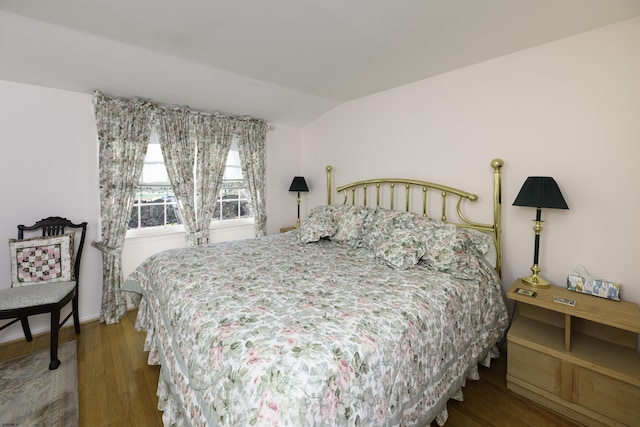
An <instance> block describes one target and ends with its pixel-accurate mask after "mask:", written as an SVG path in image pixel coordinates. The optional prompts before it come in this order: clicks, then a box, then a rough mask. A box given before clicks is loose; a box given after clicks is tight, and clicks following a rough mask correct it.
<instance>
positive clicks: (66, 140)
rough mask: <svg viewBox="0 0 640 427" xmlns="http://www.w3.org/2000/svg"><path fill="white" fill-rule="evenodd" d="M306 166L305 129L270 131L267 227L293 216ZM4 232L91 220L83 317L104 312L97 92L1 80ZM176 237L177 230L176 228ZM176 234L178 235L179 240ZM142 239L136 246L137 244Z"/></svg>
mask: <svg viewBox="0 0 640 427" xmlns="http://www.w3.org/2000/svg"><path fill="white" fill-rule="evenodd" d="M299 173H300V129H298V128H291V127H287V126H281V125H275V130H272V131H269V132H268V134H267V189H266V192H267V198H268V201H267V216H268V219H267V232H268V233H270V234H272V233H277V232H278V231H279V229H280V227H283V226H285V225H288V224H292V223H294V222H295V217H296V212H295V197H293V198H292V196H291V194H289V193H288V191H287V190H288V188H289V184H290V183H291V178H292V177H293V176H294V175H297V174H299ZM0 183H2V184H0V185H1V187H0V188H1V190H2V200H3V206H2V210H1V214H0V215H1V217H0V218H1V220H2V221H1V222H0V223H1V225H2V226H1V227H0V240H1V241H3V242H7V241H8V239H9V238H15V237H17V228H16V226H17V225H18V224H29V225H30V224H31V223H33V222H35V221H37V220H39V219H41V218H44V217H47V216H51V215H59V216H63V217H67V218H68V219H70V220H72V221H74V222H81V221H87V222H88V224H89V226H88V236H87V240H88V241H87V242H86V243H85V250H84V253H83V257H82V267H81V268H82V270H81V289H80V318H81V320H82V321H86V320H90V319H96V318H98V317H99V315H100V303H101V295H102V260H101V256H100V253H99V251H98V250H96V249H95V248H93V247H91V246H90V243H91V241H93V240H97V239H98V233H99V231H98V229H97V227H98V226H97V223H98V217H99V190H98V143H97V133H96V127H95V118H94V110H93V101H92V95H89V94H84V93H78V92H70V91H64V90H57V89H51V88H44V87H39V86H32V85H25V84H19V83H14V82H8V81H1V80H0ZM252 233H253V230H252V229H251V228H250V229H249V233H248V234H247V229H246V228H244V229H235V230H234V229H231V231H230V230H229V229H226V230H225V231H221V232H220V233H217V234H215V237H214V239H216V240H222V239H232V238H238V237H240V238H242V237H249V236H251V235H253V234H252ZM174 237H175V236H174ZM176 242H177V243H176ZM181 244H184V238H183V237H181V236H178V237H177V239H174V240H171V239H169V240H166V239H164V241H163V242H162V243H158V240H155V241H152V244H151V248H152V249H151V252H153V250H159V249H164V248H168V247H175V246H176V245H181ZM136 245H137V246H136ZM148 249H149V245H148V244H147V245H140V240H137V241H136V243H133V244H129V243H127V248H126V251H127V252H126V254H125V256H126V257H127V258H126V259H124V263H125V265H126V267H127V269H128V270H132V269H133V268H135V266H137V264H138V263H139V262H140V261H141V260H142V259H144V258H145V257H146V253H145V251H148ZM0 266H3V267H1V268H0V272H1V275H2V276H1V277H2V280H0V288H7V287H9V286H10V274H9V270H10V261H9V249H8V244H3V245H0ZM30 324H31V327H32V331H33V332H34V333H39V332H42V331H48V329H49V317H48V315H40V316H35V317H31V318H30ZM22 337H23V334H22V329H21V328H20V326H19V324H16V325H13V326H11V327H10V328H8V329H7V330H5V331H3V332H2V333H0V342H5V341H9V340H13V339H22Z"/></svg>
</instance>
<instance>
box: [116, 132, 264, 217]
mask: <svg viewBox="0 0 640 427" xmlns="http://www.w3.org/2000/svg"><path fill="white" fill-rule="evenodd" d="M242 178H243V177H242V168H241V167H240V156H239V153H238V146H237V143H236V142H234V143H233V144H232V146H231V148H230V150H229V155H228V156H227V165H226V169H225V173H224V177H223V182H222V187H221V189H220V194H219V195H218V200H217V201H216V206H215V210H214V214H213V218H212V220H214V221H225V220H231V219H237V218H250V217H251V216H252V215H251V208H250V205H249V194H248V192H247V190H246V189H245V188H244V182H243V179H242ZM182 223H183V222H182V216H181V214H180V209H179V207H178V203H177V199H176V197H175V194H174V193H173V189H172V187H171V182H170V181H169V175H168V174H167V169H166V167H165V165H164V158H163V157H162V150H161V148H160V141H159V139H158V135H157V134H156V133H155V132H153V133H152V134H151V141H150V142H149V145H148V148H147V154H146V156H145V159H144V166H143V168H142V176H141V177H140V184H139V185H138V191H137V192H136V196H135V201H134V205H133V209H132V211H131V218H130V220H129V225H128V229H129V230H139V229H144V228H150V227H171V226H175V225H179V224H182Z"/></svg>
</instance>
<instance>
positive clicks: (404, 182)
mask: <svg viewBox="0 0 640 427" xmlns="http://www.w3.org/2000/svg"><path fill="white" fill-rule="evenodd" d="M503 165H504V162H503V161H502V159H493V160H492V161H491V167H492V168H493V224H484V223H479V222H473V221H470V220H469V219H467V218H466V217H465V215H464V214H463V213H462V202H463V200H465V201H470V202H474V201H476V200H478V196H477V195H476V194H473V193H468V192H466V191H462V190H458V189H457V188H453V187H448V186H446V185H441V184H435V183H432V182H427V181H418V180H414V179H402V178H377V179H367V180H363V181H357V182H353V183H351V184H347V185H343V186H341V187H338V188H336V192H337V193H343V195H344V199H343V201H342V203H343V204H347V203H351V204H354V205H355V204H356V200H357V201H358V204H359V205H362V206H369V205H370V204H369V203H368V200H367V197H368V193H369V192H368V191H367V190H368V189H369V188H370V187H374V188H375V199H376V200H375V207H378V206H380V204H381V194H383V193H381V189H386V190H385V191H386V193H385V194H388V195H389V201H388V205H389V206H388V207H389V209H395V202H396V191H395V189H396V188H401V189H404V200H405V206H404V210H406V211H409V210H410V209H411V203H410V201H411V195H412V189H416V188H417V189H420V190H421V193H422V202H421V210H422V215H423V216H425V217H429V216H430V215H429V208H430V203H429V202H428V200H429V198H428V195H429V194H430V191H438V192H439V194H440V206H441V209H440V210H439V215H440V219H441V220H442V221H446V222H451V221H449V219H448V217H447V204H448V203H447V202H448V200H451V199H449V198H457V202H456V212H457V214H458V220H457V221H456V222H452V223H453V224H456V225H458V226H460V227H468V228H473V229H476V230H481V231H486V232H489V233H492V235H493V238H494V242H495V246H496V270H497V271H498V274H500V272H501V270H502V246H501V243H500V237H501V233H502V227H501V224H502V166H503ZM332 172H333V167H332V166H327V204H329V205H330V204H331V202H332V194H333V184H332ZM358 190H360V191H358ZM349 196H351V197H350V199H351V200H349ZM358 197H361V199H362V200H359V199H358ZM454 200H455V199H454Z"/></svg>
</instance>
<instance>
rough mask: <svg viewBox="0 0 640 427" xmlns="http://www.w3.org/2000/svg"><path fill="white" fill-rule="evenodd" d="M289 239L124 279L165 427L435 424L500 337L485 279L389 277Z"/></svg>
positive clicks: (498, 295)
mask: <svg viewBox="0 0 640 427" xmlns="http://www.w3.org/2000/svg"><path fill="white" fill-rule="evenodd" d="M299 239H300V236H299V232H298V231H294V232H291V233H284V234H280V235H274V236H267V237H263V238H259V239H252V240H246V241H240V242H227V243H223V244H216V245H202V246H197V247H190V248H182V249H175V250H170V251H166V252H162V253H159V254H156V255H154V256H152V257H151V258H149V259H148V260H147V261H145V262H144V263H143V264H142V265H141V266H140V267H139V268H138V269H136V271H135V272H134V273H132V275H131V276H130V277H129V279H128V280H127V281H126V283H125V288H126V289H128V290H131V291H135V292H138V293H141V294H142V295H143V299H142V303H141V306H140V309H139V317H138V323H139V326H140V327H142V328H144V329H147V330H148V337H147V349H148V350H150V355H149V358H150V361H151V362H157V363H161V364H162V370H161V378H160V384H159V389H158V395H159V398H160V407H161V408H163V409H164V410H165V425H173V424H175V425H194V426H205V425H225V426H236V425H256V426H273V425H336V426H338V425H345V426H346V425H363V426H365V425H425V424H426V423H428V422H430V421H431V420H433V419H435V418H436V417H440V418H439V419H440V420H442V419H444V418H446V402H447V400H448V399H449V398H450V397H452V396H456V395H457V394H458V393H459V390H460V388H461V387H462V385H463V384H464V382H465V380H466V378H467V375H468V374H473V373H475V372H476V370H475V368H476V365H477V363H478V362H480V361H483V360H485V359H486V358H487V357H488V356H487V355H488V353H489V351H490V349H491V348H492V347H493V346H494V345H495V344H496V343H497V342H498V341H499V340H500V339H501V338H502V336H503V334H504V332H505V330H506V327H507V324H508V316H507V312H506V308H505V304H504V301H503V298H502V290H501V286H500V281H499V279H498V278H497V277H496V276H495V274H494V273H493V272H492V271H491V270H490V269H489V268H488V267H486V266H485V265H484V264H482V263H481V264H480V266H479V269H478V274H477V275H476V277H475V280H473V281H469V280H465V281H462V280H458V279H456V278H455V277H453V276H452V275H450V274H444V273H442V272H437V271H433V270H431V269H429V268H425V267H422V266H420V265H417V266H415V267H414V268H411V269H406V270H396V269H392V268H389V267H388V266H387V265H386V264H384V263H381V262H380V261H379V260H377V259H376V258H375V257H374V256H373V253H372V251H371V249H370V248H367V247H364V246H363V247H353V246H351V245H345V244H338V243H336V242H331V241H329V240H320V241H318V242H315V243H310V244H302V243H300V241H299ZM243 260H245V261H247V262H243ZM169 390H171V392H169Z"/></svg>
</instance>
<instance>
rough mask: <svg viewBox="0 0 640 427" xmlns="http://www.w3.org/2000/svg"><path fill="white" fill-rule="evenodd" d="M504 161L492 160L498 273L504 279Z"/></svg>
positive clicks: (494, 234) (494, 235)
mask: <svg viewBox="0 0 640 427" xmlns="http://www.w3.org/2000/svg"><path fill="white" fill-rule="evenodd" d="M503 165H504V161H503V160H502V159H493V160H491V167H492V168H493V224H494V226H493V237H494V239H495V244H496V271H497V272H498V275H499V276H500V277H502V243H501V238H502V166H503Z"/></svg>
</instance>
